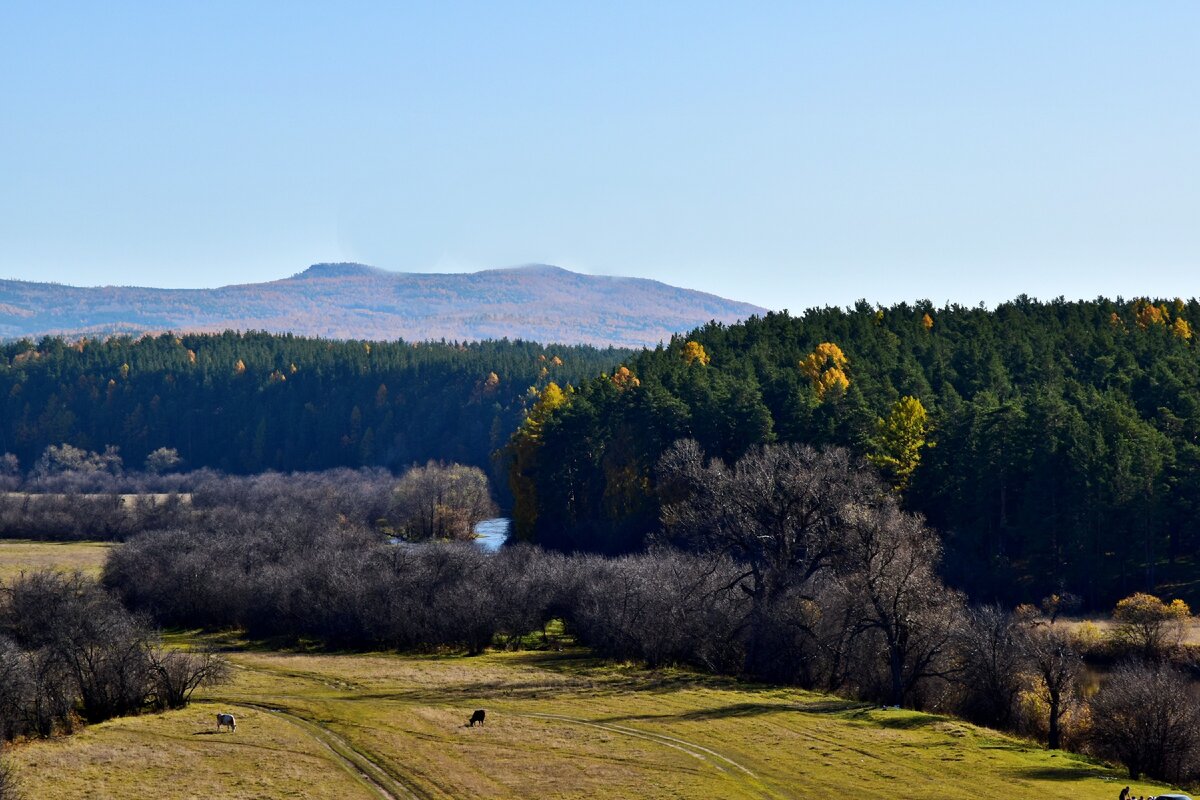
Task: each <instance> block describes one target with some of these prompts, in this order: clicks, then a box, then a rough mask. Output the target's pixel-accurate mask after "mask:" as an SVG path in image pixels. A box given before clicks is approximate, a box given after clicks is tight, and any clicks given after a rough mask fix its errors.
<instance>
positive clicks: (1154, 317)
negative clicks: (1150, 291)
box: [1133, 298, 1171, 330]
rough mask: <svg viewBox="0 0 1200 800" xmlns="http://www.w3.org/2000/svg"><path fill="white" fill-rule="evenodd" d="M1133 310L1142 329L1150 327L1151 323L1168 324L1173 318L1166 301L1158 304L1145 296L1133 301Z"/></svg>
mask: <svg viewBox="0 0 1200 800" xmlns="http://www.w3.org/2000/svg"><path fill="white" fill-rule="evenodd" d="M1133 312H1134V319H1136V320H1137V325H1138V327H1139V328H1141V329H1142V330H1146V329H1148V328H1149V327H1150V326H1151V325H1166V324H1167V321H1168V320H1170V318H1171V313H1170V311H1168V310H1167V305H1166V303H1163V304H1162V305H1159V306H1156V305H1154V304H1153V303H1151V302H1150V301H1149V300H1146V299H1143V298H1139V299H1137V300H1134V301H1133Z"/></svg>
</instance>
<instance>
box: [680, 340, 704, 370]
mask: <svg viewBox="0 0 1200 800" xmlns="http://www.w3.org/2000/svg"><path fill="white" fill-rule="evenodd" d="M683 360H684V362H685V363H687V364H688V365H689V366H690V365H692V364H699V365H700V366H702V367H707V366H708V362H709V358H708V353H707V352H705V350H704V345H702V344H700V343H699V342H688V343H687V344H685V345H684V346H683Z"/></svg>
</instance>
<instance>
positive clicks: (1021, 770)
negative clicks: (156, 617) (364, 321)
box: [0, 541, 1163, 800]
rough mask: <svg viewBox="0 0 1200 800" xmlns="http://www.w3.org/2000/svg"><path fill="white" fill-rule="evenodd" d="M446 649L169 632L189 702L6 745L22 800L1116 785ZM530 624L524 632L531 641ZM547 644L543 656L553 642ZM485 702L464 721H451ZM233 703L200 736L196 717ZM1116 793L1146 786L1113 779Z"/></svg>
mask: <svg viewBox="0 0 1200 800" xmlns="http://www.w3.org/2000/svg"><path fill="white" fill-rule="evenodd" d="M107 547H108V546H107V545H105V544H96V543H86V542H82V543H70V544H54V543H42V542H17V541H0V576H3V575H12V574H15V573H17V572H19V571H20V570H22V569H26V570H28V569H37V568H42V567H52V568H65V569H75V568H81V569H84V570H85V571H89V572H93V573H94V572H96V571H98V570H99V568H100V565H101V563H102V561H103V557H104V553H105V552H106V549H107ZM548 633H549V635H550V642H551V645H552V649H549V650H526V651H521V652H499V651H494V652H489V653H487V654H485V655H483V656H479V657H475V658H467V657H463V656H454V655H437V656H433V655H431V656H413V655H391V654H366V655H364V654H328V653H321V652H295V651H292V652H287V651H279V650H273V649H271V647H270V645H269V644H268V643H263V642H246V641H244V640H241V639H240V638H238V637H237V636H236V635H223V636H201V635H200V634H198V633H196V632H176V633H173V634H171V635H169V636H167V637H165V641H166V643H167V644H168V645H169V646H172V647H189V646H193V645H195V644H198V643H206V644H213V645H216V646H218V647H221V648H223V649H225V650H227V652H228V657H229V659H230V660H231V662H232V663H233V665H234V666H235V669H234V670H233V679H232V681H231V682H230V683H229V684H227V685H224V686H220V687H214V688H213V689H211V690H206V691H205V690H202V691H201V692H200V693H198V694H197V696H196V701H197V702H195V703H193V704H192V705H191V706H190V707H189V708H187V709H183V710H181V711H173V712H168V713H164V714H148V715H145V716H141V717H133V718H126V719H119V720H112V721H109V722H106V723H103V724H100V725H94V726H91V727H88V728H85V729H82V730H81V731H80V732H79V733H76V734H74V735H71V736H64V737H60V738H57V739H54V740H51V741H34V742H27V743H23V744H19V745H18V746H16V747H15V748H13V749H12V750H11V753H10V755H11V758H12V760H13V762H14V764H15V766H16V767H17V768H18V770H19V773H20V776H21V780H22V783H23V785H24V788H25V794H26V796H27V797H30V798H47V800H60V799H61V800H65V798H77V797H91V798H120V799H121V800H126V798H131V797H154V798H161V799H162V800H185V798H192V797H201V796H237V797H249V798H293V797H338V798H350V799H351V800H354V799H355V798H387V797H391V798H396V799H397V800H399V798H422V799H433V798H462V797H480V798H543V797H544V798H589V797H605V798H625V797H628V798H647V799H648V800H654V799H655V798H664V799H665V798H692V797H695V798H706V799H707V798H729V799H730V800H737V799H738V798H793V797H795V798H811V797H820V798H826V797H839V798H841V797H853V798H910V797H921V798H925V797H937V798H939V799H940V800H989V799H990V798H996V799H997V800H999V798H1004V800H1009V799H1010V798H1012V797H1030V798H1038V800H1056V799H1061V800H1066V799H1067V798H1096V800H1101V799H1102V798H1103V800H1112V798H1113V797H1115V796H1116V794H1117V792H1119V791H1120V788H1121V787H1122V786H1125V785H1126V784H1129V783H1130V782H1129V781H1128V780H1127V779H1126V778H1125V777H1124V776H1123V775H1122V774H1121V773H1119V772H1117V771H1115V770H1111V769H1108V768H1105V767H1104V766H1102V765H1098V764H1095V763H1093V762H1091V761H1089V760H1087V759H1083V758H1080V757H1077V756H1072V755H1069V754H1066V753H1050V752H1047V751H1045V750H1043V749H1042V748H1040V747H1038V746H1036V745H1034V744H1032V743H1030V742H1027V741H1023V740H1020V739H1016V738H1012V737H1008V736H1005V735H1002V734H998V733H996V732H994V731H989V730H985V729H980V728H976V727H974V726H972V725H968V724H966V723H963V722H959V721H957V720H954V719H949V718H946V717H939V716H936V715H930V714H921V713H916V712H911V711H885V710H880V709H877V708H874V707H871V706H867V705H864V704H861V703H854V702H849V701H846V700H842V699H840V698H836V697H830V696H826V695H820V694H815V693H811V692H804V691H800V690H796V689H788V688H780V687H774V686H759V685H753V684H746V683H739V682H737V681H734V680H731V679H728V678H720V677H714V676H709V675H701V674H696V673H692V672H688V671H684V670H657V671H649V670H645V669H641V668H638V667H634V666H629V665H612V664H608V663H605V662H601V661H599V660H597V659H595V658H593V657H591V655H590V654H589V653H588V652H587V651H586V650H584V649H582V648H574V647H571V646H570V645H569V639H567V638H565V637H563V636H562V631H561V629H560V628H559V627H558V626H551V628H550V630H549V631H548ZM541 642H542V637H541V634H540V633H538V634H535V635H534V636H531V637H528V638H527V641H526V642H525V644H526V645H528V646H538V645H540V644H541ZM561 644H566V645H567V646H566V648H565V649H564V650H562V651H561V652H560V651H558V650H556V649H553V648H554V647H557V646H558V645H561ZM476 708H484V709H486V710H487V714H488V717H487V722H486V724H485V725H484V726H482V727H475V728H468V727H466V726H465V723H466V721H467V719H468V718H469V716H470V714H471V712H472V710H474V709H476ZM218 711H231V712H233V713H234V714H236V715H237V717H238V728H237V731H236V732H233V733H229V732H222V733H219V734H218V733H216V731H215V727H216V725H215V714H216V713H217V712H218ZM1131 785H1132V788H1133V794H1134V795H1135V796H1139V795H1146V794H1156V793H1158V792H1161V791H1162V790H1163V789H1162V787H1159V786H1155V785H1152V784H1149V783H1142V782H1135V783H1132V784H1131Z"/></svg>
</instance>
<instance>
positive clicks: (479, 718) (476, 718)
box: [467, 708, 487, 728]
mask: <svg viewBox="0 0 1200 800" xmlns="http://www.w3.org/2000/svg"><path fill="white" fill-rule="evenodd" d="M486 716H487V714H485V713H484V711H483V709H482V708H477V709H475V713H474V714H472V715H471V721H470V722H468V723H467V727H468V728H474V727H475V723H476V722H478V723H479V724H480V725H482V724H483V718H484V717H486Z"/></svg>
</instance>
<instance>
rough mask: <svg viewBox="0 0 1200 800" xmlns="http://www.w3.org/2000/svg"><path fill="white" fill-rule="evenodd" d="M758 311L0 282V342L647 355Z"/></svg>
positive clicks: (299, 286)
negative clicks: (191, 336)
mask: <svg viewBox="0 0 1200 800" xmlns="http://www.w3.org/2000/svg"><path fill="white" fill-rule="evenodd" d="M764 311H765V309H762V308H759V307H757V306H753V305H750V304H749V303H738V302H734V301H731V300H725V299H723V298H720V297H717V296H715V295H711V294H705V293H703V292H696V291H692V290H689V289H680V288H676V287H674V286H668V285H666V284H664V283H659V282H658V281H651V280H645V279H640V278H617V277H607V276H598V275H581V274H578V273H575V272H569V271H568V270H565V269H560V268H558V267H551V266H544V265H534V266H526V267H516V268H513V269H495V270H485V271H483V272H475V273H469V274H466V273H462V274H433V273H404V272H388V271H386V270H381V269H376V268H374V267H368V266H364V265H361V264H316V265H314V266H312V267H309V268H308V269H307V270H305V271H304V272H301V273H299V274H297V275H293V276H292V277H290V278H285V279H283V280H278V281H271V282H269V283H250V284H242V285H237V286H223V287H220V288H217V289H150V288H142V287H127V286H104V287H92V288H84V287H75V286H63V285H59V284H49V283H32V282H27V281H13V280H0V337H4V338H17V337H22V336H31V337H38V336H42V335H45V334H107V333H141V332H145V331H153V332H161V331H166V330H172V331H177V332H178V331H222V330H227V329H234V330H266V331H273V332H290V333H297V334H302V335H306V336H323V337H330V338H354V339H395V338H403V339H408V340H416V341H422V340H426V339H442V338H445V339H454V340H475V339H499V338H502V337H506V336H507V337H508V338H510V339H511V338H522V339H530V340H534V341H540V342H562V343H569V344H575V343H582V344H595V345H601V346H604V345H610V344H611V345H616V346H622V347H641V346H646V345H648V346H653V345H655V344H657V343H658V342H659V341H665V340H669V339H670V337H671V334H673V333H680V332H684V331H688V330H691V329H692V328H695V327H697V326H699V325H703V324H704V323H707V322H709V321H711V320H717V321H719V322H734V321H735V320H738V319H744V318H746V317H749V316H751V315H753V314H761V313H763V312H764Z"/></svg>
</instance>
